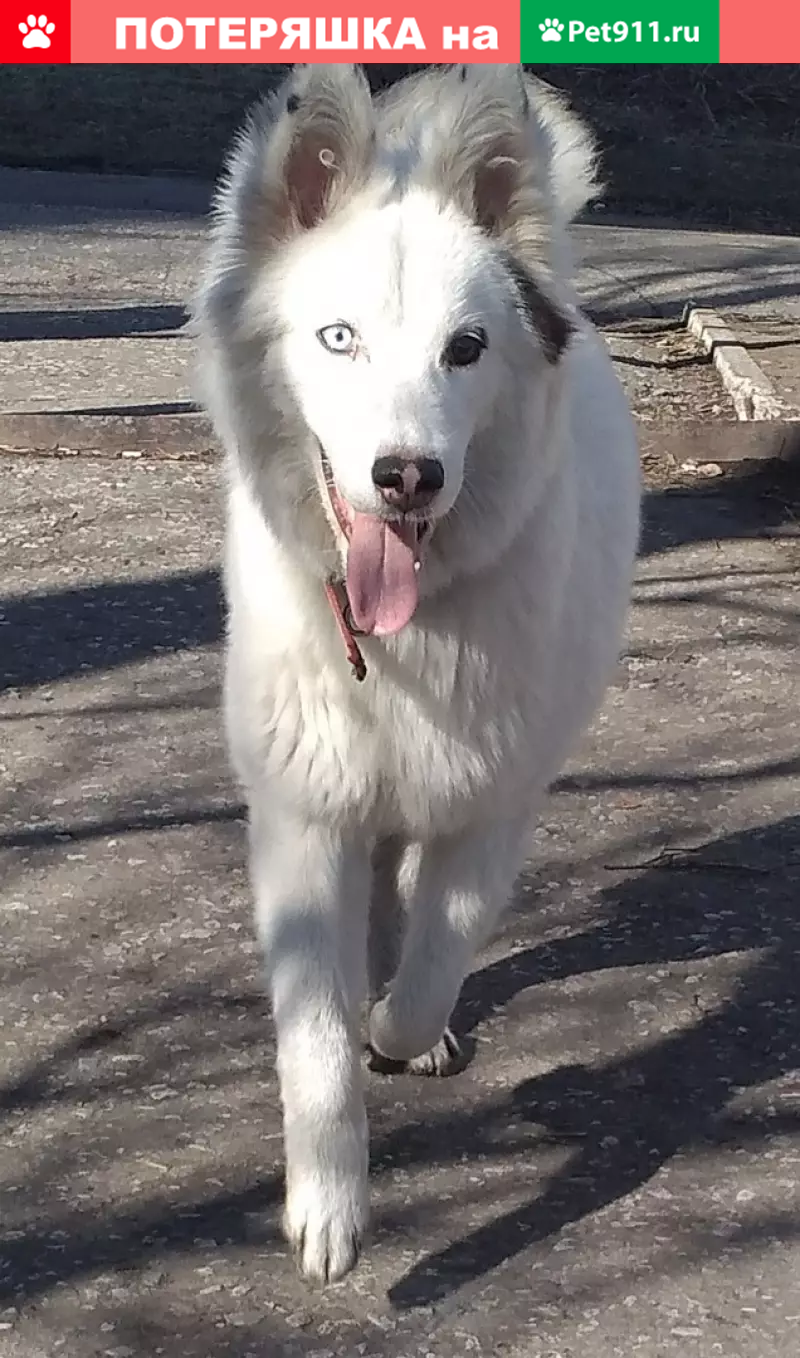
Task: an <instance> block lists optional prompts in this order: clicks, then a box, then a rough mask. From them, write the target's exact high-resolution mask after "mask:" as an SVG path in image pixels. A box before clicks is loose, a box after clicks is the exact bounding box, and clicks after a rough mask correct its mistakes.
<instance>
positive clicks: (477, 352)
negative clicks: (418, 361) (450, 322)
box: [442, 327, 489, 368]
mask: <svg viewBox="0 0 800 1358" xmlns="http://www.w3.org/2000/svg"><path fill="white" fill-rule="evenodd" d="M488 342H489V341H488V340H487V338H486V331H485V330H481V329H480V327H479V328H478V329H477V330H464V331H462V333H461V334H460V335H454V336H453V338H452V339H451V340H450V342H449V344H448V345H447V347H446V348H445V351H444V353H443V354H442V363H443V364H444V366H445V368H471V367H472V365H473V364H474V363H477V362H478V359H479V358H480V356H481V354H482V353H483V351H484V349H485V348H486V345H487V344H488Z"/></svg>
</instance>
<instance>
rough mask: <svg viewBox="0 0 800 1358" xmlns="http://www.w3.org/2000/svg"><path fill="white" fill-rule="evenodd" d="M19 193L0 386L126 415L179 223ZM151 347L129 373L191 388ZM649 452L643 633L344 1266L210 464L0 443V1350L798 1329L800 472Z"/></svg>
mask: <svg viewBox="0 0 800 1358" xmlns="http://www.w3.org/2000/svg"><path fill="white" fill-rule="evenodd" d="M4 182H6V183H7V182H8V181H3V180H2V178H0V198H2V187H3V183H4ZM16 182H17V183H19V182H20V181H19V180H17V181H16ZM70 182H71V183H72V191H73V196H75V195H77V197H78V198H81V197H85V196H86V194H87V192H88V190H86V189H81V187H80V185H77V186H76V185H75V183H74V182H73V181H70ZM48 184H49V187H48V189H47V192H48V193H50V194H51V196H52V195H53V193H54V192H55V190H54V189H53V186H52V181H48ZM128 191H129V190H128ZM42 192H44V191H42ZM106 192H107V190H106ZM158 192H159V193H161V195H162V196H161V197H160V198H159V199H158V201H159V204H160V205H161V206H163V205H164V204H165V203H166V204H167V205H168V206H169V205H170V204H172V206H174V202H173V200H172V199H170V198H169V195H168V192H167V190H166V189H163V190H158ZM170 192H171V190H170ZM164 195H166V196H164ZM12 196H13V195H12ZM129 206H130V204H129V203H126V204H125V207H126V208H128V207H129ZM2 211H3V213H4V215H3V217H2V224H3V226H4V228H5V229H4V230H3V231H2V233H0V277H2V279H3V283H2V285H0V286H2V297H0V311H1V312H3V313H4V314H3V316H2V318H0V323H2V325H3V326H4V329H3V330H2V332H0V334H1V335H2V337H3V340H4V342H0V371H1V372H2V383H3V393H4V394H3V395H2V397H0V409H2V408H3V407H4V406H5V408H6V409H8V408H14V407H13V402H14V400H15V399H19V393H21V392H22V391H25V392H27V398H26V399H29V400H31V401H32V402H36V401H40V402H41V401H42V400H43V399H44V398H43V392H46V391H52V392H53V400H59V401H62V402H63V401H64V400H65V399H67V400H68V399H69V396H70V391H71V390H72V388H70V386H69V384H68V383H67V385H66V386H65V374H66V377H67V378H69V376H70V374H72V381H73V382H74V390H72V399H73V401H76V402H77V401H82V400H83V399H84V396H85V398H86V399H87V401H90V402H91V407H92V408H96V407H97V406H98V405H99V406H102V405H103V404H107V403H108V402H109V401H116V402H119V401H123V402H125V403H127V404H130V394H131V391H132V390H133V388H134V384H135V383H136V382H140V380H141V375H142V373H144V372H146V371H147V364H146V363H144V362H139V361H138V360H135V359H134V355H133V352H132V350H131V348H127V349H122V348H116V347H115V346H119V345H122V344H127V345H128V346H133V345H134V344H136V343H139V342H141V343H142V344H143V345H146V346H148V352H156V353H163V354H164V355H167V354H178V355H179V357H178V360H176V362H177V363H178V364H179V363H182V362H183V361H184V360H183V359H182V358H180V355H181V354H182V353H183V347H180V348H178V347H176V346H187V341H186V340H185V339H183V338H175V329H176V327H177V326H179V325H180V324H181V321H182V312H181V309H180V307H181V303H182V301H183V298H184V296H185V294H186V291H187V290H188V286H189V285H190V284H191V281H192V279H193V276H194V269H195V267H196V259H197V247H198V244H199V239H200V231H201V227H200V224H199V222H198V221H197V220H193V219H192V218H191V216H189V215H188V214H187V215H184V216H182V217H181V216H177V215H172V216H165V215H163V214H162V215H150V216H148V215H146V214H139V215H132V216H131V215H128V216H126V215H123V214H121V213H120V214H117V215H115V213H114V210H113V204H112V205H109V204H108V203H106V204H105V205H104V206H103V207H102V209H95V210H94V212H92V211H88V212H87V210H86V208H85V207H84V206H83V205H82V204H81V203H77V204H75V205H74V206H73V207H65V206H63V205H62V206H61V207H58V206H56V207H51V208H49V209H47V210H34V209H31V208H26V207H25V206H24V204H20V205H18V206H16V207H14V206H13V204H12V205H11V206H9V205H8V202H7V203H6V206H5V208H4V209H3V210H2ZM584 242H585V244H586V245H587V246H588V247H589V248H588V255H587V257H586V258H587V262H586V264H585V266H584V272H583V274H582V278H583V279H584V280H585V290H586V291H587V293H590V300H591V301H592V305H593V307H595V309H597V310H602V312H603V315H604V317H605V318H606V320H607V321H608V323H609V324H611V323H614V322H618V321H619V318H620V315H621V314H624V315H625V316H626V317H627V318H628V319H629V320H631V322H633V321H637V320H638V321H641V322H642V323H646V322H647V321H648V318H650V319H652V317H653V316H657V315H658V314H659V309H661V310H664V309H665V310H666V311H667V313H668V314H673V313H674V311H675V310H676V309H677V308H678V307H679V306H680V305H681V304H682V303H683V302H684V301H685V300H687V297H688V296H691V297H692V299H693V300H695V301H700V300H708V301H709V302H713V303H714V304H715V305H717V306H720V305H724V304H725V300H726V299H727V300H728V302H729V304H730V305H731V306H735V307H736V308H737V309H738V310H739V311H740V312H741V311H742V310H744V311H745V313H746V315H747V317H749V318H750V319H751V320H752V322H753V324H755V323H756V317H757V316H758V323H759V324H763V323H764V320H763V318H764V316H765V314H766V313H765V312H764V310H763V308H764V307H767V308H770V309H771V310H770V314H772V311H773V310H775V311H777V312H779V314H780V317H781V318H782V322H783V323H784V324H785V323H786V322H793V321H794V319H795V318H796V315H797V299H796V295H795V296H793V292H794V293H796V291H797V283H798V271H799V270H800V263H799V262H798V258H799V257H798V247H797V243H796V242H794V243H792V242H779V241H778V242H776V241H765V240H753V241H749V242H748V241H744V240H741V239H738V240H735V241H732V240H731V239H730V238H718V239H716V240H715V238H713V237H711V238H709V237H707V236H699V235H698V236H697V237H694V236H692V237H688V236H686V238H684V236H683V235H682V234H681V233H671V234H670V235H669V236H668V237H667V236H665V235H663V233H662V234H659V233H657V232H646V233H641V234H639V233H635V232H630V231H628V232H622V233H620V232H614V233H612V232H611V230H610V228H594V229H591V230H590V229H588V228H587V229H586V232H585V233H584ZM648 242H649V243H648ZM656 248H658V249H659V250H662V252H663V253H662V256H660V258H662V259H663V263H662V264H661V265H654V263H653V261H654V259H655V258H659V256H657V255H656V254H654V251H655V250H656ZM723 263H724V264H725V269H724V270H723V269H722V265H723ZM701 288H705V289H706V291H705V292H701ZM626 307H627V310H626ZM603 309H604V310H603ZM616 333H618V332H616ZM81 335H83V336H87V335H88V336H91V338H83V339H80V338H76V336H81ZM136 335H140V336H143V337H144V338H143V339H142V340H141V341H137V340H136V338H135V336H136ZM103 343H108V344H110V346H111V348H109V349H108V350H107V351H106V352H107V353H108V354H109V363H110V362H111V361H112V359H113V361H114V362H117V361H119V363H120V366H119V368H118V370H117V372H116V375H115V376H114V378H113V380H109V381H108V382H104V381H103V378H104V374H103V364H102V361H101V362H100V363H99V365H98V367H97V368H96V369H95V370H94V371H93V375H92V378H91V381H90V382H88V381H85V377H84V376H83V374H84V372H85V370H84V361H83V357H82V356H83V355H85V354H87V353H89V352H90V351H89V350H88V349H86V348H84V347H82V346H85V345H99V344H103ZM40 344H44V345H64V346H66V349H65V350H64V355H65V357H64V359H63V368H62V371H61V374H60V375H58V374H57V375H56V377H54V378H53V379H52V380H53V385H52V387H50V388H47V387H46V384H44V379H42V385H39V386H37V384H36V383H35V382H32V381H31V380H30V374H29V373H28V371H27V370H28V367H29V365H30V364H36V363H38V364H40V365H42V366H40V367H39V369H38V371H39V372H41V373H43V372H44V371H45V366H44V364H45V359H46V360H47V362H49V363H51V364H52V363H53V362H54V361H55V360H54V358H53V352H54V351H53V350H50V351H49V355H48V351H47V350H44V349H42V350H40V351H39V352H40V354H42V355H44V359H43V358H39V359H35V357H34V355H35V353H36V349H37V346H38V345H40ZM161 345H163V346H168V347H167V348H164V349H163V350H161V349H159V347H158V346H161ZM19 346H22V347H21V348H20V347H19ZM619 352H620V354H621V356H622V357H623V358H624V356H625V344H624V342H621V344H620V349H619ZM141 353H142V354H144V353H145V349H144V348H143V349H142V350H141ZM121 354H126V355H127V357H126V358H125V359H124V362H123V361H122V360H121V359H120V358H119V356H120V355H121ZM9 356H11V357H9ZM673 357H674V358H675V361H676V363H679V360H680V355H679V354H678V353H677V352H675V353H674V355H673ZM59 361H60V360H59ZM171 363H172V359H167V358H164V359H163V360H158V359H157V360H156V362H155V364H154V367H153V372H154V374H156V375H157V376H159V378H162V377H164V376H165V375H166V377H167V379H168V380H167V385H166V387H161V388H158V389H157V390H156V388H155V387H152V388H150V387H148V385H147V383H146V382H145V383H144V385H141V386H138V387H136V395H137V399H138V398H139V397H140V396H141V395H142V394H143V393H144V392H147V391H149V397H148V399H156V400H160V401H166V403H167V404H169V402H170V400H172V401H174V400H178V399H179V393H180V395H181V396H182V395H184V394H185V393H187V392H188V388H186V387H181V386H180V385H179V381H178V372H177V368H172V367H171V366H170V364H171ZM56 367H58V363H57V364H56ZM675 371H679V368H678V367H676V368H675ZM173 380H174V381H175V384H176V385H175V389H174V390H173V388H172V386H171V385H170V383H171V382H172V381H173ZM82 381H84V387H83V388H82V387H81V382H82ZM9 400H10V401H11V403H12V404H11V407H9V405H8V402H9ZM39 408H41V405H40V406H39ZM45 408H48V407H47V405H46V403H45ZM733 428H736V426H733ZM648 469H649V478H650V491H649V494H648V498H647V505H646V529H645V534H644V539H643V547H642V556H641V563H640V569H639V575H638V580H637V584H636V588H635V598H634V607H633V612H632V616H631V622H630V628H629V636H628V641H627V645H626V649H625V654H624V656H623V658H622V661H621V663H620V666H619V671H618V675H617V679H616V682H615V684H614V686H613V688H612V690H611V692H610V693H609V696H608V700H607V702H606V704H605V706H604V709H603V711H602V713H601V714H600V716H599V717H598V719H597V721H596V722H595V724H594V728H593V731H592V733H591V734H590V736H589V737H587V739H586V741H585V742H584V745H583V748H582V750H581V751H580V753H579V755H578V756H577V758H576V759H575V760H574V761H573V763H572V764H571V766H570V768H569V769H568V770H566V771H565V775H564V777H563V778H562V779H561V780H560V782H559V784H558V785H557V787H556V789H555V790H554V793H553V796H552V800H551V802H550V804H549V805H548V808H547V811H546V814H545V816H544V819H543V822H542V825H541V827H540V828H539V830H538V832H537V833H536V835H535V836H534V837H533V838H532V841H531V862H530V867H529V868H528V870H527V871H526V872H525V874H524V875H523V877H522V879H521V881H520V883H519V887H518V890H517V892H516V894H515V899H514V901H513V903H512V905H511V908H510V910H509V913H508V915H507V918H506V920H505V921H504V924H503V927H502V928H501V930H500V931H499V933H498V936H497V938H496V939H495V940H494V941H493V943H492V944H491V946H490V947H489V948H488V949H487V950H486V952H485V954H484V955H483V956H482V958H481V960H480V965H479V967H478V969H477V971H476V973H475V975H474V976H473V977H472V978H470V980H469V981H468V983H467V986H466V988H465V991H464V995H463V998H462V1001H461V1003H460V1006H459V1009H458V1012H457V1017H456V1023H455V1026H456V1028H457V1030H458V1031H459V1032H460V1033H462V1034H463V1035H465V1037H466V1038H468V1039H470V1040H471V1042H472V1044H473V1047H474V1054H473V1059H472V1062H471V1064H470V1066H469V1067H468V1069H467V1070H466V1072H465V1073H464V1074H462V1075H460V1076H458V1077H455V1078H453V1079H451V1080H448V1081H441V1082H425V1081H419V1080H414V1079H413V1078H411V1077H406V1076H394V1077H388V1078H387V1077H379V1076H376V1075H369V1076H368V1077H367V1097H368V1104H369V1110H370V1119H371V1127H372V1161H373V1173H372V1180H373V1185H372V1186H373V1201H374V1216H375V1231H374V1240H373V1243H372V1246H371V1249H370V1252H369V1253H368V1254H367V1256H366V1258H365V1259H364V1261H363V1263H362V1265H361V1267H360V1268H359V1270H358V1271H357V1272H356V1273H355V1274H354V1275H353V1276H352V1277H351V1278H350V1279H348V1280H346V1281H345V1282H344V1283H342V1284H341V1285H338V1286H336V1287H335V1288H332V1289H329V1290H328V1291H327V1292H324V1293H321V1292H316V1291H313V1290H311V1289H309V1288H307V1287H306V1286H305V1285H303V1284H302V1283H301V1282H300V1281H299V1280H298V1278H297V1277H296V1275H295V1272H294V1269H293V1266H292V1263H291V1260H290V1259H289V1258H288V1256H287V1251H286V1249H285V1247H284V1245H283V1243H282V1241H281V1239H280V1236H279V1233H278V1219H279V1201H280V1166H281V1156H280V1119H279V1108H278V1097H277V1088H276V1084H275V1079H274V1074H273V1065H272V1063H273V1056H274V1052H273V1037H272V1029H271V1024H270V1020H269V1015H268V1013H267V1008H266V1005H265V1002H264V999H263V995H262V992H261V988H260V984H259V958H258V952H257V949H256V945H255V942H254V938H253V934H252V928H251V918H250V905H249V899H248V890H247V885H246V874H245V861H244V827H243V822H242V818H241V815H242V813H241V807H240V805H239V802H238V799H237V793H236V790H235V788H234V787H233V785H232V783H231V780H230V777H229V774H228V770H227V764H226V760H225V755H224V751H223V748H222V742H221V735H220V726H219V718H218V699H219V676H220V632H221V606H220V599H219V589H218V581H217V574H216V571H217V564H218V561H219V555H220V534H221V516H220V484H219V471H218V468H217V467H216V466H215V465H214V463H213V461H201V462H198V463H194V464H182V465H181V464H169V463H164V462H160V463H159V462H152V463H147V462H119V461H113V460H102V459H80V458H77V459H76V458H72V459H64V460H46V459H40V458H33V457H32V458H25V457H22V458H17V457H10V456H5V457H3V458H0V504H2V507H3V508H2V516H1V517H0V579H1V580H2V587H1V588H0V727H1V728H2V731H3V739H2V741H0V919H2V940H3V949H2V953H1V954H0V1023H1V1024H2V1030H3V1041H2V1043H0V1068H1V1073H0V1079H1V1081H2V1083H0V1116H2V1118H3V1120H4V1127H3V1136H2V1139H1V1140H0V1202H2V1218H0V1240H2V1244H1V1245H0V1355H1V1356H2V1358H55V1355H59V1356H63V1358H101V1356H102V1358H152V1356H153V1355H158V1354H162V1353H163V1354H169V1355H175V1358H189V1356H191V1358H223V1356H224V1355H225V1356H229V1358H356V1356H358V1358H361V1356H362V1355H363V1358H378V1355H381V1356H382V1358H462V1355H467V1354H476V1355H487V1358H488V1355H495V1354H500V1355H509V1358H632V1356H634V1355H642V1358H716V1356H717V1355H721V1358H766V1356H767V1355H770V1358H773V1355H774V1358H795V1354H796V1352H797V1334H798V1332H799V1330H798V1326H800V995H799V993H798V986H797V976H798V970H799V969H800V915H799V914H798V908H797V907H798V885H799V884H800V817H798V797H799V796H800V722H799V721H798V715H797V699H796V695H797V681H798V671H797V659H796V642H797V627H798V599H799V598H800V546H799V544H798V532H799V531H800V530H798V512H800V510H799V507H798V499H797V483H796V481H792V478H791V471H790V470H787V472H786V473H785V475H784V478H783V479H782V480H781V481H779V480H777V479H776V476H777V474H776V473H775V472H774V471H773V472H770V471H769V470H764V471H762V472H760V473H758V474H756V473H753V472H752V471H747V470H745V469H743V470H741V471H740V472H738V473H737V471H736V470H735V469H733V470H729V471H726V472H725V474H723V475H720V476H718V477H715V478H713V479H710V480H707V481H706V480H703V481H699V482H698V480H697V478H695V477H692V476H691V475H688V474H687V475H686V476H684V477H683V478H682V479H677V480H676V476H675V472H674V469H669V468H666V467H664V466H663V465H661V464H660V463H659V459H658V455H657V452H656V453H653V455H652V457H651V458H650V459H649V460H648Z"/></svg>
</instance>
